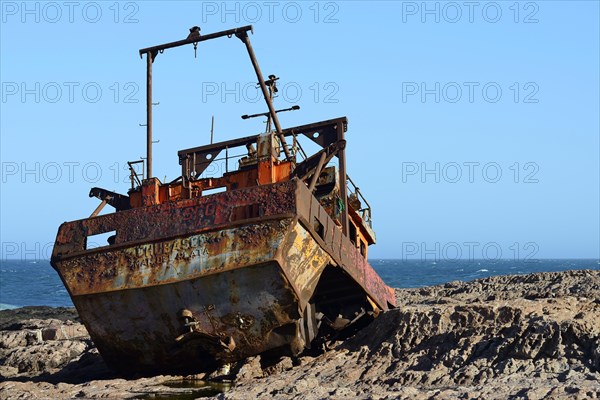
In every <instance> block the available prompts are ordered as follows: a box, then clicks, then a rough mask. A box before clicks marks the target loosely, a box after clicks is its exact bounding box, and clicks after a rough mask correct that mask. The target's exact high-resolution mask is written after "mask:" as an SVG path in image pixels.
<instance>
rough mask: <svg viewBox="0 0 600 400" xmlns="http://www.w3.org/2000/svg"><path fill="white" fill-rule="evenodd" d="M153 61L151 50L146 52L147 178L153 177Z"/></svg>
mask: <svg viewBox="0 0 600 400" xmlns="http://www.w3.org/2000/svg"><path fill="white" fill-rule="evenodd" d="M152 62H153V55H152V52H151V51H148V52H147V53H146V171H147V172H146V174H147V175H146V179H149V178H152Z"/></svg>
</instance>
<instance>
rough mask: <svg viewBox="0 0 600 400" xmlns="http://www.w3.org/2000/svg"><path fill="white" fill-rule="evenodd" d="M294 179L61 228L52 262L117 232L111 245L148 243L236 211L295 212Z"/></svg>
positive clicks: (208, 225)
mask: <svg viewBox="0 0 600 400" xmlns="http://www.w3.org/2000/svg"><path fill="white" fill-rule="evenodd" d="M294 189H295V184H294V182H292V181H288V182H283V183H280V184H274V185H264V186H260V187H254V188H249V189H240V190H233V191H228V192H223V193H218V194H214V195H211V196H205V197H200V198H194V199H190V200H181V201H177V202H167V203H162V204H160V205H156V206H152V207H140V208H134V209H131V210H127V211H121V212H118V213H113V214H107V215H101V216H98V217H95V218H88V219H83V220H78V221H73V222H66V223H64V224H62V225H61V227H60V228H59V231H58V235H57V238H56V244H55V246H54V250H53V253H52V258H53V260H54V259H59V258H61V257H64V256H66V255H69V254H72V253H78V252H82V251H85V246H86V237H88V236H90V235H97V234H101V233H105V232H111V231H116V237H115V245H117V246H118V245H123V244H126V243H129V242H136V241H139V242H151V241H155V240H164V239H167V238H171V237H176V236H184V235H189V234H190V233H196V232H199V231H201V230H207V229H216V228H219V227H222V226H226V225H228V224H230V223H231V222H232V221H231V220H232V214H233V213H234V210H235V208H236V207H240V206H251V205H254V204H258V205H260V217H262V218H265V219H268V218H269V217H271V216H276V215H281V214H294V213H295V206H294V204H295V203H294Z"/></svg>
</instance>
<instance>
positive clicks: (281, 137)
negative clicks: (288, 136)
mask: <svg viewBox="0 0 600 400" xmlns="http://www.w3.org/2000/svg"><path fill="white" fill-rule="evenodd" d="M236 36H237V37H238V38H239V39H240V40H241V41H242V42H243V43H244V44H245V45H246V49H247V50H248V55H249V56H250V61H252V66H253V67H254V72H256V77H257V78H258V83H259V84H260V89H261V90H262V93H263V97H264V98H265V102H266V103H267V107H268V108H269V114H270V116H271V121H273V124H274V125H275V130H276V131H277V136H278V137H279V140H280V141H281V145H282V146H283V152H284V153H285V158H286V160H287V161H292V155H291V153H290V150H289V149H288V147H287V144H286V142H285V136H284V134H283V131H282V130H281V125H279V119H278V118H277V113H276V112H275V107H273V102H272V101H271V96H270V95H269V91H268V89H267V85H266V84H265V80H264V79H263V76H262V72H261V71H260V67H259V66H258V61H256V56H255V55H254V50H253V49H252V45H251V44H250V38H249V37H248V32H246V31H242V32H239V33H236Z"/></svg>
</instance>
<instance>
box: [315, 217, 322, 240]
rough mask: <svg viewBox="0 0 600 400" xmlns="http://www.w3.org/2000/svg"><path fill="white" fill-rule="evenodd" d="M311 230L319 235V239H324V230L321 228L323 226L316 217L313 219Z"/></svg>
mask: <svg viewBox="0 0 600 400" xmlns="http://www.w3.org/2000/svg"><path fill="white" fill-rule="evenodd" d="M313 229H314V230H315V232H317V235H319V237H320V238H321V239H325V228H324V227H323V224H322V223H321V221H319V219H318V218H317V217H315V218H314V221H313Z"/></svg>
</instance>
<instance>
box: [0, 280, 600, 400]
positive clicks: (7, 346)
mask: <svg viewBox="0 0 600 400" xmlns="http://www.w3.org/2000/svg"><path fill="white" fill-rule="evenodd" d="M396 295H397V299H398V303H399V307H398V308H397V309H395V310H392V311H389V312H387V313H384V314H382V315H381V316H380V317H378V318H377V319H376V320H375V321H374V322H373V323H372V324H370V325H369V326H368V327H366V328H365V329H363V330H362V331H360V332H358V333H357V334H356V335H355V336H354V337H351V338H349V339H348V340H346V341H344V342H337V343H333V344H332V345H331V348H330V349H329V350H327V351H326V352H324V353H322V354H318V355H315V354H313V355H305V356H302V357H299V358H297V359H291V358H282V359H280V360H276V361H275V362H273V361H272V360H271V361H269V362H267V361H265V360H261V358H260V357H259V356H258V357H252V358H250V359H247V360H245V361H243V362H240V363H239V364H237V365H233V366H231V367H230V368H224V369H223V370H221V371H214V372H211V373H206V374H200V375H196V376H193V377H181V376H157V377H137V378H136V377H133V378H131V377H130V378H128V379H124V378H123V377H119V376H117V375H115V374H114V373H113V372H112V371H110V370H109V369H108V368H107V367H106V366H105V365H104V363H103V361H102V358H101V357H100V355H99V354H98V352H97V350H96V349H95V348H94V345H93V343H92V342H91V340H90V338H89V336H88V335H87V332H86V330H85V328H84V326H83V325H82V324H81V323H80V322H79V320H78V316H77V314H76V312H75V310H74V309H56V308H46V307H41V308H40V307H25V308H21V309H16V310H5V311H0V398H2V399H30V398H38V399H67V398H114V399H123V398H148V399H150V398H152V399H179V398H185V399H187V398H189V399H192V398H197V397H200V396H211V395H213V396H214V395H216V396H218V397H220V398H225V399H254V398H259V397H263V398H272V397H274V398H281V399H289V398H297V399H321V398H339V399H354V398H365V399H366V398H382V399H383V398H387V399H397V398H401V399H563V398H564V399H598V398H600V271H590V270H585V271H565V272H555V273H536V274H530V275H514V276H512V275H511V276H497V277H491V278H486V279H480V280H477V281H473V282H466V283H465V282H450V283H447V284H445V285H441V286H431V287H425V288H418V289H398V290H397V291H396ZM184 378H187V380H184ZM190 378H196V379H202V380H203V381H213V382H215V381H223V380H225V381H227V380H231V381H232V383H230V384H225V385H223V384H222V383H221V384H215V383H211V384H208V385H207V384H205V383H203V382H202V381H197V380H190ZM219 392H221V393H219Z"/></svg>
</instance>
